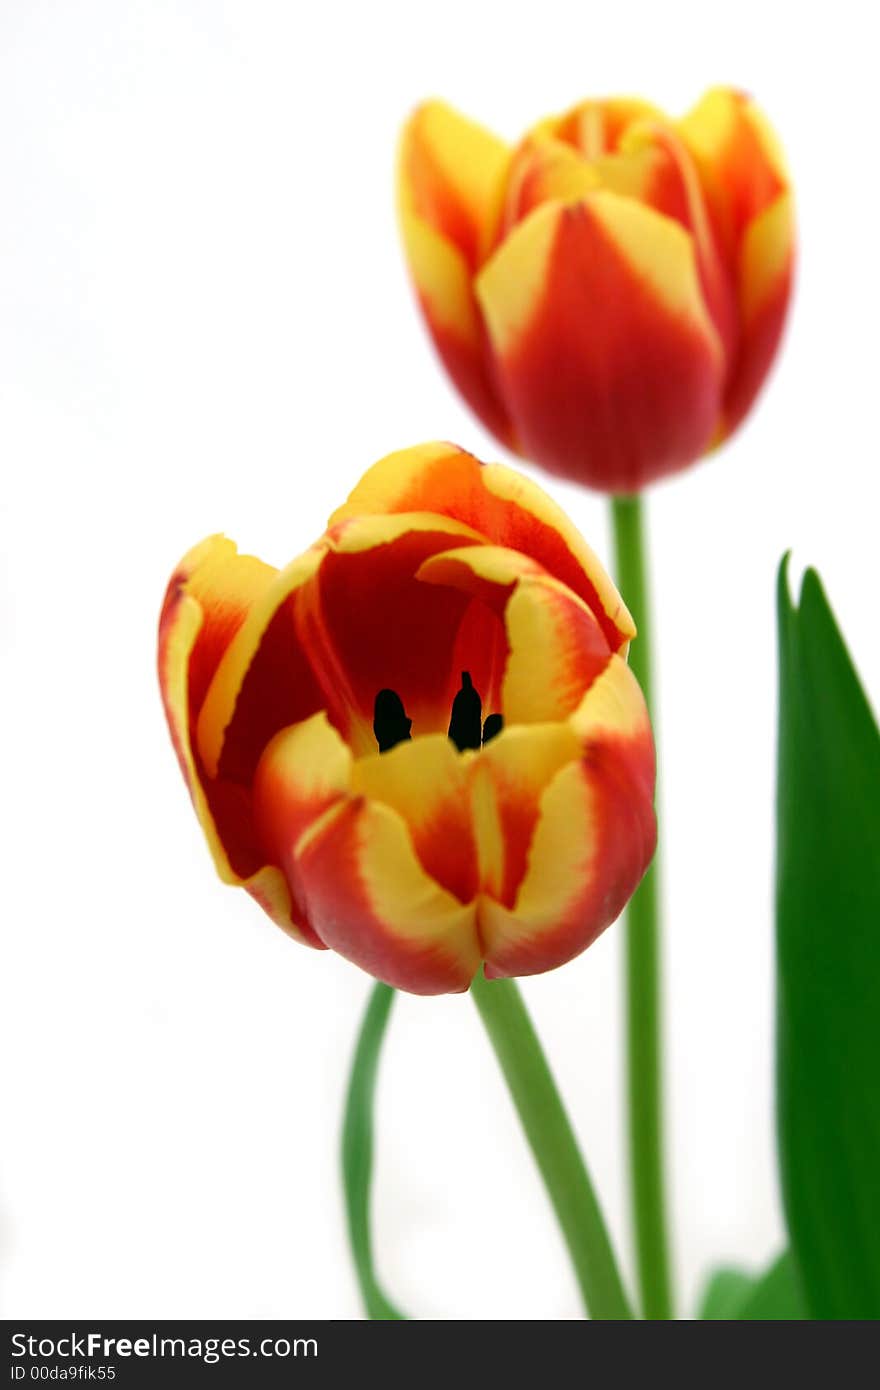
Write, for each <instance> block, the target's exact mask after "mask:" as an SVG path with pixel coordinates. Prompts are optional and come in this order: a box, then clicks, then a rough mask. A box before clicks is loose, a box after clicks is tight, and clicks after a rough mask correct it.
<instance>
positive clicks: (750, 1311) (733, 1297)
mask: <svg viewBox="0 0 880 1390" xmlns="http://www.w3.org/2000/svg"><path fill="white" fill-rule="evenodd" d="M698 1316H699V1317H700V1318H703V1319H711V1320H715V1321H727V1322H758V1321H762V1320H763V1321H774V1322H791V1321H800V1320H801V1319H802V1318H803V1316H804V1312H803V1299H802V1297H801V1292H800V1285H799V1281H798V1277H797V1272H796V1270H795V1266H794V1261H793V1259H792V1257H791V1255H790V1254H789V1253H788V1251H786V1252H785V1254H783V1255H780V1256H779V1258H778V1259H776V1260H774V1261H773V1264H772V1265H770V1267H769V1269H767V1270H765V1272H764V1273H763V1274H760V1275H757V1276H755V1275H752V1274H745V1273H744V1272H743V1271H742V1270H740V1269H728V1268H724V1269H719V1270H716V1272H715V1273H714V1274H713V1275H712V1276H711V1278H710V1279H709V1282H708V1284H707V1285H706V1290H705V1292H704V1294H703V1298H702V1301H701V1304H700V1311H699V1314H698Z"/></svg>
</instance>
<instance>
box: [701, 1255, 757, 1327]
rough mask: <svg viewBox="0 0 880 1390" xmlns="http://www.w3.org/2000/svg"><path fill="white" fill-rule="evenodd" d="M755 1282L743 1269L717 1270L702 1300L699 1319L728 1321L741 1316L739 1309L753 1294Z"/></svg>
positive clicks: (710, 1279)
mask: <svg viewBox="0 0 880 1390" xmlns="http://www.w3.org/2000/svg"><path fill="white" fill-rule="evenodd" d="M753 1283H754V1280H753V1279H752V1277H751V1275H749V1274H744V1273H743V1272H742V1270H741V1269H727V1268H724V1269H716V1271H715V1273H714V1274H712V1275H711V1276H710V1278H709V1282H708V1283H707V1285H706V1288H705V1290H704V1292H703V1297H702V1298H701V1299H700V1311H699V1312H698V1314H697V1317H698V1318H703V1319H709V1320H710V1321H712V1320H715V1321H722V1322H723V1321H726V1320H727V1319H729V1318H736V1317H738V1316H739V1313H738V1311H737V1310H738V1308H739V1306H740V1304H741V1303H744V1302H745V1300H746V1298H747V1297H748V1295H749V1294H750V1293H751V1290H752V1285H753Z"/></svg>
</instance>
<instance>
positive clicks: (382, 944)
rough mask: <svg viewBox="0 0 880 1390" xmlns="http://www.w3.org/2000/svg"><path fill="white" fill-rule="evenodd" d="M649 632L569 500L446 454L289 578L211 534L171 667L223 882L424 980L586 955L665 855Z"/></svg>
mask: <svg viewBox="0 0 880 1390" xmlns="http://www.w3.org/2000/svg"><path fill="white" fill-rule="evenodd" d="M633 636H634V628H633V624H632V620H631V618H630V616H629V614H628V612H627V610H626V608H625V607H624V605H623V603H622V601H621V599H620V597H619V595H618V594H617V592H616V590H615V588H614V586H613V584H612V583H611V581H610V580H609V578H608V576H607V575H606V574H605V572H604V571H603V569H602V567H601V565H600V564H599V563H598V561H597V560H596V558H595V556H594V555H593V553H592V552H591V551H590V549H589V548H588V547H587V545H586V544H585V543H584V541H583V540H582V539H581V537H580V536H579V535H578V533H577V532H576V531H575V529H574V528H573V527H572V526H571V524H570V523H569V522H568V520H567V519H566V517H565V516H564V514H563V513H562V512H561V511H560V510H559V508H558V507H556V506H555V505H554V504H553V503H552V502H551V501H550V499H549V498H548V497H546V496H545V494H544V493H543V492H542V491H541V490H540V489H539V488H538V487H536V486H535V485H534V484H533V483H531V482H530V481H528V480H527V479H525V478H522V477H520V476H518V475H517V474H516V473H514V472H512V471H511V470H510V469H507V468H504V467H501V466H500V465H493V466H483V465H481V464H480V463H478V462H477V460H476V459H474V458H473V457H472V456H471V455H470V454H467V453H464V452H463V451H462V450H458V449H455V448H454V447H453V446H451V445H448V444H439V445H425V446H423V447H420V448H415V449H409V450H405V451H404V452H402V453H400V454H395V455H391V456H390V457H388V458H386V459H384V460H382V461H381V462H380V463H378V464H376V465H375V466H374V467H373V468H371V469H370V470H369V471H368V472H367V473H366V474H365V476H364V477H363V478H362V480H361V481H360V483H359V484H358V485H357V487H356V488H355V489H354V492H353V493H352V494H351V496H350V497H349V499H348V501H347V503H346V504H345V505H344V506H343V507H341V508H340V509H339V510H338V511H337V512H336V513H335V514H334V516H333V517H331V519H330V522H329V525H328V529H327V531H326V533H325V534H324V535H323V536H322V537H321V539H320V540H319V541H317V542H316V543H315V544H314V545H313V546H312V547H311V548H310V549H309V550H307V551H306V552H305V554H303V555H301V556H300V557H299V558H298V559H296V560H294V561H293V562H292V564H290V565H288V566H287V568H286V569H283V570H281V571H278V570H275V569H273V568H272V567H271V566H269V565H266V564H263V563H262V562H261V561H259V560H256V559H253V558H250V557H248V556H244V555H239V554H238V553H237V551H236V549H235V546H234V545H233V544H232V543H231V542H230V541H228V540H226V539H224V538H222V537H213V538H211V539H209V540H207V541H204V542H202V544H201V545H199V546H197V547H196V548H195V549H194V550H193V551H191V552H190V554H189V555H187V556H186V558H185V559H184V560H183V561H182V562H181V564H180V565H179V567H178V569H177V571H176V572H175V574H174V575H173V577H172V579H171V582H170V584H169V586H168V591H167V595H166V599H165V605H164V608H163V611H162V616H161V620H160V627H159V676H160V684H161V689H162V697H163V701H164V705H165V711H166V715H167V718H168V724H169V728H170V731H171V736H172V739H173V742H174V746H175V749H176V751H177V756H178V759H179V762H180V765H181V768H182V771H183V774H184V777H185V779H186V782H187V784H188V787H189V791H190V795H191V797H192V801H193V804H194V806H195V810H196V812H197V815H198V817H199V820H200V822H201V825H202V828H203V831H204V833H205V836H206V838H207V841H208V844H209V846H210V848H211V851H212V853H213V856H214V860H215V863H216V865H217V868H218V870H219V872H220V875H221V877H222V878H223V879H225V880H226V881H227V882H229V883H236V884H240V885H242V886H244V887H245V888H247V889H248V890H249V891H250V893H251V894H252V895H253V897H254V898H256V899H257V901H258V902H259V903H260V904H261V905H262V906H263V907H264V908H265V909H266V911H267V912H268V913H269V914H270V916H271V917H272V918H274V920H275V921H276V922H277V923H278V924H279V925H280V926H281V927H283V928H284V930H285V931H287V932H288V933H290V935H291V936H294V937H296V938H297V939H299V940H300V941H302V942H305V943H307V944H309V945H311V946H316V947H330V948H332V949H333V950H336V951H338V952H340V953H341V954H342V955H344V956H346V957H348V959H349V960H352V961H354V962H355V963H356V964H357V965H359V966H361V967H363V969H364V970H367V971H369V972H370V973H371V974H373V975H375V976H377V977H378V978H379V979H381V980H384V981H386V982H387V983H389V984H391V985H395V986H398V987H399V988H402V989H406V990H410V991H412V992H414V993H417V994H436V993H442V992H445V991H455V990H464V989H466V988H467V987H468V985H469V984H470V982H471V980H472V979H473V977H474V974H475V973H476V971H477V970H478V969H479V968H480V966H481V965H483V964H484V965H485V969H486V974H487V975H489V976H490V977H492V976H511V975H527V974H532V973H535V972H538V971H543V970H548V969H550V968H552V967H553V966H557V965H560V964H562V963H563V962H564V961H567V960H569V959H570V958H571V957H572V956H575V955H577V954H578V952H580V951H582V950H583V949H584V948H585V947H586V946H588V945H589V944H590V942H592V941H593V940H594V939H595V937H596V936H597V935H598V934H599V932H601V931H602V929H603V928H604V927H606V926H607V925H608V924H609V923H610V922H612V921H613V920H614V918H615V917H617V915H618V914H619V913H620V911H621V910H622V908H623V906H624V905H625V903H626V901H627V899H628V898H629V896H630V895H631V893H632V892H633V891H634V889H635V887H636V886H637V884H638V882H639V880H640V879H641V877H642V875H643V874H644V872H645V869H646V868H647V866H648V864H649V862H650V860H651V856H652V854H653V851H654V844H655V836H656V831H655V821H654V811H653V794H654V749H653V742H652V737H651V729H650V724H649V721H648V716H647V712H646V708H645V703H644V700H643V698H642V694H641V691H640V689H639V686H638V684H637V682H636V680H635V678H634V677H633V675H632V673H631V672H630V669H629V667H628V665H627V663H626V652H627V646H628V643H629V641H630V639H631V638H632V637H633Z"/></svg>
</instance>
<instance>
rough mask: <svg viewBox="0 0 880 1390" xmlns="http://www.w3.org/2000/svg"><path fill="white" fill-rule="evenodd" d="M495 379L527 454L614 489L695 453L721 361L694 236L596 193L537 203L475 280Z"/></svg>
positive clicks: (702, 444)
mask: <svg viewBox="0 0 880 1390" xmlns="http://www.w3.org/2000/svg"><path fill="white" fill-rule="evenodd" d="M477 297H478V299H479V301H480V303H481V305H482V308H483V312H484V315H485V318H486V323H487V326H488V330H489V335H490V339H491V342H492V346H493V350H494V352H495V355H496V360H497V366H498V374H499V380H500V382H501V386H502V390H503V392H504V396H505V399H506V400H507V403H508V406H509V408H510V412H511V415H512V418H513V420H514V423H515V426H516V429H517V433H518V435H519V437H520V439H521V441H522V444H523V448H524V450H525V452H526V453H527V454H528V455H529V456H530V457H532V458H534V459H535V460H537V461H538V462H539V463H541V464H542V465H543V466H544V467H545V468H547V469H548V470H550V471H551V472H556V473H561V474H564V475H566V476H568V477H575V478H579V479H580V480H581V481H583V482H585V483H587V484H589V485H591V486H594V487H599V488H603V489H606V490H610V491H615V492H619V493H625V492H631V491H635V490H637V489H638V488H640V487H642V486H643V485H644V484H645V483H647V482H650V481H651V480H652V479H654V478H657V477H661V476H662V475H664V474H666V473H670V472H672V471H674V470H675V469H677V468H681V467H684V466H685V465H686V464H688V463H690V462H692V461H693V459H695V458H697V457H698V456H699V455H700V454H701V453H702V452H703V451H704V449H705V448H706V446H707V444H708V443H709V441H710V439H711V437H712V434H713V431H714V428H715V424H716V421H717V418H718V414H719V411H720V404H721V399H720V397H721V386H722V381H723V376H724V369H725V362H724V355H723V351H722V348H721V344H720V341H719V338H718V334H717V332H716V330H715V327H714V325H713V323H712V321H711V318H710V316H709V314H708V311H707V308H706V305H705V301H704V299H703V295H702V291H701V288H700V282H699V276H698V272H697V266H696V257H695V252H694V244H693V239H692V238H691V237H690V236H689V235H688V234H687V232H685V231H684V229H683V228H682V227H681V226H679V225H678V224H677V223H675V222H674V221H672V220H671V219H670V218H667V217H664V216H662V215H661V214H659V213H656V212H655V211H654V210H653V209H652V208H647V207H643V206H641V205H640V204H638V203H636V202H634V201H633V200H631V199H629V198H622V197H620V196H618V195H615V194H613V193H608V192H605V191H602V192H599V193H595V194H592V195H590V196H589V197H588V198H586V199H584V200H583V201H581V202H578V203H574V204H569V205H564V204H561V203H548V204H546V205H545V206H544V207H542V208H539V209H538V210H537V211H536V212H534V213H533V214H532V215H531V216H530V217H528V218H527V219H526V220H525V222H523V223H521V224H520V225H519V227H517V228H516V229H515V231H513V232H512V233H511V235H510V236H509V237H508V239H507V241H505V242H504V244H503V245H502V246H501V247H500V248H499V250H498V251H496V252H495V254H494V256H493V257H492V258H491V260H490V261H489V262H488V264H487V265H486V266H485V267H484V269H483V270H482V272H481V274H480V276H479V278H478V280H477Z"/></svg>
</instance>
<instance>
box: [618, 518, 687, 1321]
mask: <svg viewBox="0 0 880 1390" xmlns="http://www.w3.org/2000/svg"><path fill="white" fill-rule="evenodd" d="M611 516H612V521H613V528H614V545H615V552H616V558H617V583H618V587H619V589H620V592H621V594H622V595H623V598H624V601H625V603H626V605H627V607H628V608H629V609H630V612H631V613H632V615H633V618H634V619H635V622H636V626H637V628H638V637H637V639H636V640H635V641H634V642H633V644H632V647H631V649H630V658H629V662H630V666H631V668H632V671H633V674H634V675H635V677H636V679H637V680H638V682H639V684H640V686H641V687H642V691H643V693H644V696H645V700H646V701H647V704H648V708H649V710H652V712H653V697H652V689H651V615H650V609H649V602H648V576H647V565H646V559H645V552H646V545H645V532H644V524H643V512H642V501H641V498H640V497H639V496H638V495H634V496H632V497H614V498H612V501H611ZM655 730H656V725H655ZM658 895H659V888H658V872H657V865H656V860H655V863H654V864H653V865H652V866H651V868H650V869H649V870H648V872H647V874H646V875H645V877H644V879H643V880H642V882H641V884H640V885H639V888H638V890H637V891H636V893H635V894H634V896H633V898H632V900H631V902H630V904H629V907H628V908H627V912H626V1010H627V1021H626V1037H627V1059H626V1067H627V1077H628V1096H629V1158H630V1181H631V1185H632V1207H633V1224H634V1230H635V1245H636V1261H637V1267H638V1277H639V1289H640V1292H641V1301H642V1310H643V1313H644V1316H645V1317H646V1318H652V1319H662V1318H671V1317H672V1316H673V1301H672V1287H671V1277H670V1260H669V1242H668V1236H667V1222H666V1203H665V1180H664V1162H663V1115H662V1071H661V1021H660V924H659V901H658Z"/></svg>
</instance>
